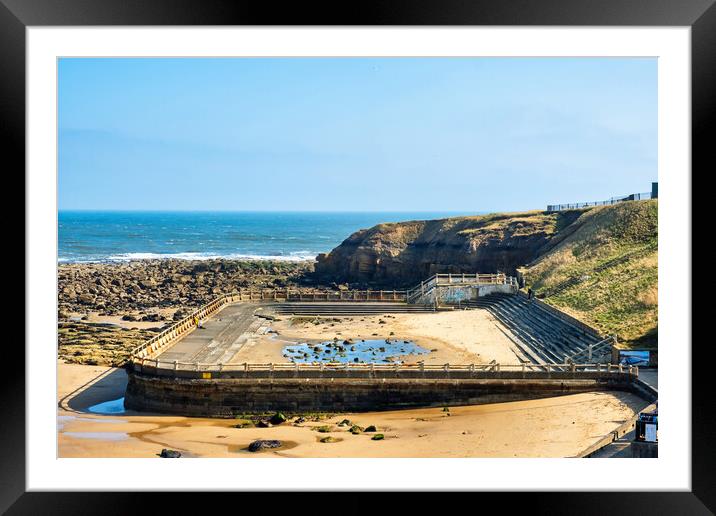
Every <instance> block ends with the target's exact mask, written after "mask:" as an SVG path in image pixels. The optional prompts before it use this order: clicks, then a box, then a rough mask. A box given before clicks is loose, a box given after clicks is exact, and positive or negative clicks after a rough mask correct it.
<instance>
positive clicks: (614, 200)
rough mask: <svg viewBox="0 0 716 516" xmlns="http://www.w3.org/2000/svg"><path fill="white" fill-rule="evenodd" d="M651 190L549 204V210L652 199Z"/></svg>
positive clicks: (573, 208) (575, 208)
mask: <svg viewBox="0 0 716 516" xmlns="http://www.w3.org/2000/svg"><path fill="white" fill-rule="evenodd" d="M652 198H653V197H652V193H651V192H642V193H635V194H629V195H624V196H622V197H612V198H611V199H607V200H606V201H592V202H574V203H569V204H548V205H547V211H562V210H579V209H581V208H591V207H593V206H610V205H612V204H619V203H620V202H625V201H642V200H645V199H652Z"/></svg>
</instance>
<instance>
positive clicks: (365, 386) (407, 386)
mask: <svg viewBox="0 0 716 516" xmlns="http://www.w3.org/2000/svg"><path fill="white" fill-rule="evenodd" d="M496 376H497V377H496V378H490V379H485V378H479V379H402V378H380V379H375V378H373V379H366V378H278V379H277V378H231V379H213V380H204V379H188V378H171V377H157V376H151V375H144V374H141V373H136V372H129V383H128V386H127V393H126V397H125V406H126V407H127V408H128V409H131V410H144V411H152V412H160V413H169V414H181V415H185V416H204V417H233V416H235V415H237V414H242V413H247V412H268V411H284V412H359V411H373V410H387V409H398V408H407V407H425V406H456V405H468V404H469V405H476V404H484V403H498V402H505V401H518V400H527V399H534V398H543V397H552V396H558V395H564V394H573V393H577V392H589V391H602V390H630V387H631V382H630V380H629V376H628V375H621V374H611V375H609V377H606V376H605V377H599V378H589V379H583V380H582V379H580V380H575V379H565V378H562V379H560V378H546V377H544V378H539V379H504V378H499V375H496Z"/></svg>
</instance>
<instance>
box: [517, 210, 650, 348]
mask: <svg viewBox="0 0 716 516" xmlns="http://www.w3.org/2000/svg"><path fill="white" fill-rule="evenodd" d="M657 212H658V201H657V200H652V201H635V202H626V203H622V204H618V205H614V206H607V207H601V208H594V209H591V210H588V211H586V212H584V213H583V214H582V215H581V217H580V218H579V219H578V220H577V221H576V222H575V224H579V227H578V229H577V230H576V231H574V233H573V234H571V235H570V236H569V237H567V238H565V239H564V241H562V242H561V243H560V244H559V245H557V246H555V247H554V248H553V249H551V250H550V251H548V252H547V253H545V254H544V255H543V256H542V257H541V258H540V259H539V260H538V261H537V262H536V263H534V264H532V265H531V266H530V267H528V268H526V269H525V270H524V273H525V278H526V280H527V283H528V285H531V286H532V288H533V289H535V291H536V292H537V293H538V295H539V294H542V293H544V294H546V298H545V301H546V302H548V303H551V304H553V305H555V306H557V307H559V308H560V309H563V310H564V311H566V312H568V313H570V314H571V315H573V316H574V317H576V318H578V319H580V320H582V321H584V322H586V323H587V324H590V325H592V326H594V327H596V328H598V329H599V330H601V331H603V332H606V333H610V334H612V333H614V334H617V336H618V337H619V340H620V342H622V343H623V344H625V345H627V346H631V347H637V346H638V347H656V344H657V337H658V319H657V308H658V290H657V288H658V286H657V285H658V283H657V278H658V275H657V272H658V270H657V264H658V261H657V241H658V239H657V235H658V217H657ZM570 280H571V281H570ZM560 287H561V288H560Z"/></svg>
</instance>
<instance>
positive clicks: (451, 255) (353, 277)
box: [316, 211, 582, 287]
mask: <svg viewBox="0 0 716 516" xmlns="http://www.w3.org/2000/svg"><path fill="white" fill-rule="evenodd" d="M581 214H582V211H569V212H559V213H546V212H539V211H535V212H525V213H512V214H492V215H484V216H476V217H455V218H449V219H439V220H428V221H411V222H399V223H389V224H379V225H377V226H374V227H372V228H370V229H363V230H360V231H357V232H356V233H353V234H352V235H351V236H349V237H348V238H347V239H346V240H345V241H344V242H343V243H342V244H341V245H339V246H338V247H336V248H335V249H333V250H332V251H331V252H330V253H329V254H327V255H320V256H319V257H318V261H317V263H316V275H317V277H318V279H319V280H320V281H323V282H327V281H334V282H349V283H354V284H359V285H361V284H362V285H372V286H382V287H406V286H412V285H414V284H415V283H417V282H419V281H420V280H422V279H425V278H427V277H428V276H430V275H432V274H435V273H448V272H449V273H463V272H464V273H475V272H481V273H489V272H506V273H511V274H514V272H515V269H516V268H517V267H520V266H522V265H524V264H526V263H528V262H530V261H532V260H534V259H535V258H536V257H537V256H538V255H539V253H540V251H541V250H542V249H545V248H548V247H550V243H551V242H552V241H553V240H554V239H556V238H557V237H558V236H559V234H560V231H561V230H563V229H564V228H566V227H568V226H570V225H571V224H572V223H573V222H574V221H575V220H577V219H578V218H579V216H580V215H581Z"/></svg>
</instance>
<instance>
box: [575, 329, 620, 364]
mask: <svg viewBox="0 0 716 516" xmlns="http://www.w3.org/2000/svg"><path fill="white" fill-rule="evenodd" d="M616 343H617V338H616V336H615V335H610V336H608V337H607V338H606V339H603V340H600V341H599V342H597V343H595V344H589V345H588V346H586V347H585V348H583V349H580V350H579V351H575V352H574V353H572V354H571V355H568V356H565V357H564V358H565V362H567V363H570V362H574V361H575V360H578V359H586V360H592V357H593V356H594V355H596V354H604V352H605V351H606V350H607V349H608V350H609V352H610V353H611V349H612V346H614V345H615V344H616Z"/></svg>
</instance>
